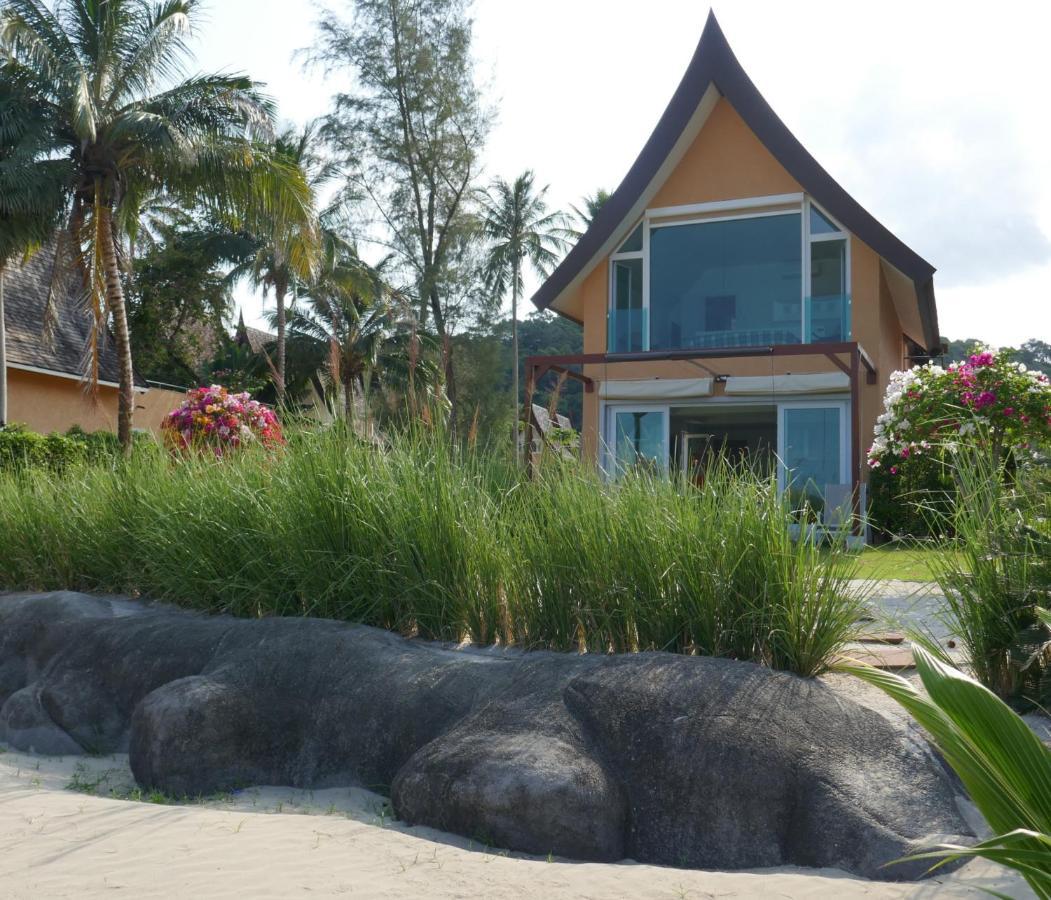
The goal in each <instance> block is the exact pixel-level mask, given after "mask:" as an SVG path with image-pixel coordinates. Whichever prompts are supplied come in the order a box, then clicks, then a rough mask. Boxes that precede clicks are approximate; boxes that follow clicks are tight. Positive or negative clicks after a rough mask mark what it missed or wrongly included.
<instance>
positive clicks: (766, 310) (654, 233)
mask: <svg viewBox="0 0 1051 900" xmlns="http://www.w3.org/2000/svg"><path fill="white" fill-rule="evenodd" d="M800 234H801V221H800V213H786V214H778V215H770V216H754V217H751V218H743V219H731V220H726V221H718V222H698V223H691V224H688V225H667V226H663V227H653V228H651V229H650V297H649V300H650V304H649V306H650V314H649V319H650V321H649V329H650V349H651V350H678V349H692V348H704V347H750V346H758V345H764V344H798V343H800V342H801V341H802V333H801V332H802V315H801V304H802V297H801V291H800V283H801V280H802V251H801V242H800Z"/></svg>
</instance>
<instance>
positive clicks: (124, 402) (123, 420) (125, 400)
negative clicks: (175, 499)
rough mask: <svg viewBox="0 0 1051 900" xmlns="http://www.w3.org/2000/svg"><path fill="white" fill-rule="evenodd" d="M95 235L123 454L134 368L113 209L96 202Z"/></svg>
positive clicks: (132, 399)
mask: <svg viewBox="0 0 1051 900" xmlns="http://www.w3.org/2000/svg"><path fill="white" fill-rule="evenodd" d="M98 215H99V238H100V240H101V241H102V266H103V269H104V271H105V277H106V307H107V309H108V310H109V314H110V315H111V316H112V317H113V340H114V343H115V344H116V345H117V363H118V365H119V369H120V380H119V389H118V392H117V439H118V440H119V441H120V446H121V449H122V450H123V451H124V455H125V456H129V455H131V435H132V431H131V428H132V417H133V416H134V413H135V370H134V369H133V368H132V364H131V333H130V332H129V330H128V312H127V309H126V308H125V306H124V288H123V286H122V285H121V283H120V269H119V268H118V266H117V244H116V238H115V237H114V234H113V212H112V210H110V208H109V207H108V206H105V205H100V206H99V211H98Z"/></svg>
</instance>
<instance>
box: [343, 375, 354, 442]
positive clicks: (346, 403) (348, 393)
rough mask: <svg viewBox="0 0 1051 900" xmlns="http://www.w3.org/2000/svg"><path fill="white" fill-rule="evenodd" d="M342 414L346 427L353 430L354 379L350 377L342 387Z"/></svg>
mask: <svg viewBox="0 0 1051 900" xmlns="http://www.w3.org/2000/svg"><path fill="white" fill-rule="evenodd" d="M343 413H344V415H345V416H346V417H347V427H348V428H349V429H350V430H351V431H353V430H354V378H353V376H351V377H350V378H348V379H347V381H346V383H345V384H344V385H343Z"/></svg>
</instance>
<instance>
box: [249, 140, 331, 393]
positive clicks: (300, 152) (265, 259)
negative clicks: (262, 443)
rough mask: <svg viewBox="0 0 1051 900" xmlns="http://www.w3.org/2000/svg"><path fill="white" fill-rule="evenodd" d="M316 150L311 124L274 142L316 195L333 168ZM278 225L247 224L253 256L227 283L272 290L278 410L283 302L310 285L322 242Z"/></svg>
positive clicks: (310, 232)
mask: <svg viewBox="0 0 1051 900" xmlns="http://www.w3.org/2000/svg"><path fill="white" fill-rule="evenodd" d="M319 144H320V140H319V137H318V128H317V125H316V123H314V122H311V123H309V124H308V125H307V126H306V127H305V128H304V129H303V130H302V131H299V130H297V129H295V128H286V129H285V130H284V131H282V132H281V133H280V134H279V135H278V136H277V139H276V140H275V141H274V152H275V153H276V154H277V156H278V157H279V158H280V159H282V160H283V161H284V162H285V164H286V165H288V166H289V167H291V168H293V169H294V170H295V171H297V172H298V173H299V174H300V177H302V178H303V180H304V181H305V182H306V183H307V184H308V185H309V186H310V189H311V191H312V192H314V193H315V194H316V192H317V191H318V190H319V189H320V188H321V187H322V185H323V184H324V183H325V182H326V181H328V180H329V179H330V177H331V175H332V169H331V166H330V165H328V164H327V163H326V162H325V161H324V159H323V157H322V155H321V153H320V147H319ZM276 224H277V225H278V227H275V223H274V222H272V221H269V220H268V219H266V218H264V219H263V220H262V221H260V222H250V223H248V230H249V231H250V232H251V233H252V234H253V237H254V239H255V241H256V248H255V252H254V254H253V255H252V257H251V258H250V259H248V260H247V261H246V262H245V263H244V264H242V265H241V266H238V267H237V268H236V269H235V271H234V272H233V273H231V277H232V278H234V279H239V278H245V279H247V280H248V281H250V282H251V284H252V285H253V286H255V287H257V288H261V289H262V291H263V296H266V295H267V294H268V293H269V292H270V291H271V290H273V292H274V305H275V309H276V315H275V316H274V325H275V327H276V329H277V347H276V355H277V361H276V365H275V369H276V384H275V388H276V390H277V400H278V403H279V404H281V403H284V401H285V388H286V382H287V373H286V368H287V349H286V344H287V333H286V332H287V323H288V311H287V304H286V300H287V298H288V296H289V293H290V292H294V291H295V290H296V287H297V284H301V283H303V282H305V281H307V280H309V279H310V278H311V276H312V274H313V273H314V268H315V266H316V264H317V262H318V254H319V253H320V252H321V240H322V238H321V235H320V232H319V231H318V229H316V228H311V229H295V230H289V229H287V228H283V227H280V223H276Z"/></svg>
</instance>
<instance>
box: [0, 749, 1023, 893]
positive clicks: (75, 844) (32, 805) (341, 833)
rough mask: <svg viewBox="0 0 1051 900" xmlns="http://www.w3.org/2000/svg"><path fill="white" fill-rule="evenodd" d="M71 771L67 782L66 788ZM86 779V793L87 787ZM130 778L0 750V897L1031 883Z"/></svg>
mask: <svg viewBox="0 0 1051 900" xmlns="http://www.w3.org/2000/svg"><path fill="white" fill-rule="evenodd" d="M0 750H2V747H0ZM71 783H74V784H79V785H80V790H71V789H69V785H70V784H71ZM96 783H97V784H96ZM92 784H95V785H96V786H95V787H94V791H95V793H89V792H85V791H88V790H90V789H89V788H88V787H87V786H88V785H92ZM133 791H134V783H133V781H132V779H131V775H130V772H129V771H128V766H127V758H126V757H119V756H118V757H107V758H101V759H96V758H85V757H78V758H72V757H66V758H64V759H56V758H48V757H36V756H29V755H25V754H20V753H14V752H11V751H7V752H0V897H3V898H5V900H23V898H25V900H30V898H32V900H39V898H51V897H76V898H81V897H97V896H103V895H104V896H107V897H108V896H122V897H127V898H136V900H137V898H145V897H187V898H189V897H193V898H212V897H252V898H256V897H280V898H284V897H300V896H304V897H306V896H331V895H340V896H350V897H368V898H374V897H375V898H383V897H434V898H452V897H472V898H473V897H499V898H501V900H508V898H515V897H541V898H549V897H551V898H557V897H582V898H586V897H594V898H598V897H632V898H679V900H709V898H746V897H747V898H756V900H758V898H763V900H766V898H830V900H831V898H836V900H839V898H853V897H869V898H872V897H879V898H883V897H888V898H899V897H901V898H904V897H909V898H928V897H938V898H942V897H982V896H987V895H983V894H982V893H981V892H980V891H979V890H978V888H977V886H978V885H982V886H984V887H987V888H993V889H995V890H999V891H1001V892H1002V893H1005V894H1007V895H1008V896H1011V897H1019V898H1021V897H1027V896H1029V894H1028V892H1027V889H1026V888H1025V886H1024V884H1023V883H1022V882H1021V881H1020V880H1019V879H1018V878H1016V877H1014V876H1013V875H1010V874H1009V873H1005V872H1004V871H1003V870H1000V869H998V868H996V867H994V866H991V865H989V864H987V863H983V862H980V861H979V862H972V863H969V864H968V865H967V866H965V867H964V868H963V869H961V870H960V871H959V872H957V873H954V874H953V875H951V876H947V877H944V878H939V879H935V880H930V881H926V882H923V883H920V884H889V883H880V882H871V881H864V880H861V879H856V878H852V877H850V876H848V875H845V874H843V873H842V872H837V871H834V870H821V871H814V870H804V869H790V868H784V869H771V870H762V871H755V872H733V873H728V872H698V871H687V870H680V869H666V868H660V867H656V866H644V865H637V864H633V863H619V864H616V865H601V864H594V863H573V862H567V861H563V860H546V859H538V858H535V857H526V856H521V855H518V854H508V853H506V852H501V851H495V850H492V849H489V848H484V847H479V846H478V845H477V844H474V845H472V844H471V843H470V842H468V841H465V840H463V839H461V838H458V837H454V836H451V835H447V834H442V833H440V832H436V831H432V830H430V829H426V828H408V827H405V826H403V825H401V824H400V823H398V822H395V821H392V820H391V818H390V809H389V806H388V805H387V804H386V802H385V801H384V799H383V798H382V797H379V796H377V795H375V794H371V793H369V792H367V791H361V790H349V789H345V788H342V789H330V790H323V791H313V792H309V791H307V792H304V791H293V790H290V789H288V788H259V789H253V790H248V791H242V792H239V793H238V794H237V795H236V796H231V797H218V798H211V799H209V800H206V801H203V802H196V803H187V804H185V805H160V804H157V803H150V802H137V801H134V800H126V799H111V796H110V795H111V794H117V795H118V796H127V795H128V794H129V793H130V792H133ZM99 794H101V795H102V796H99Z"/></svg>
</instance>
